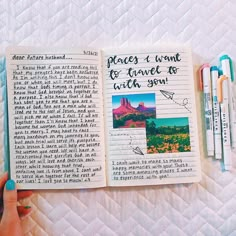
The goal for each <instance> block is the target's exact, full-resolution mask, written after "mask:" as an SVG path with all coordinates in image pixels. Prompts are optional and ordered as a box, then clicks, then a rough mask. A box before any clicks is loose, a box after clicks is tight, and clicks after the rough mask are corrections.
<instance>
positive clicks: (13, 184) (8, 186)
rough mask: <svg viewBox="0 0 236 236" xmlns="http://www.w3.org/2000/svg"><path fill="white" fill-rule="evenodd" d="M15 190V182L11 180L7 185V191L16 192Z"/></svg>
mask: <svg viewBox="0 0 236 236" xmlns="http://www.w3.org/2000/svg"><path fill="white" fill-rule="evenodd" d="M15 188H16V185H15V182H14V180H12V179H9V180H8V181H7V183H6V189H7V190H15Z"/></svg>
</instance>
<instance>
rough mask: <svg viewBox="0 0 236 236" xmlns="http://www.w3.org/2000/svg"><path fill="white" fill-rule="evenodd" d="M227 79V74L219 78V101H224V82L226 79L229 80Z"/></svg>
mask: <svg viewBox="0 0 236 236" xmlns="http://www.w3.org/2000/svg"><path fill="white" fill-rule="evenodd" d="M227 79H228V77H227V76H225V75H221V76H220V78H219V79H218V80H217V97H218V101H219V103H222V102H223V97H224V94H223V82H224V81H225V80H227Z"/></svg>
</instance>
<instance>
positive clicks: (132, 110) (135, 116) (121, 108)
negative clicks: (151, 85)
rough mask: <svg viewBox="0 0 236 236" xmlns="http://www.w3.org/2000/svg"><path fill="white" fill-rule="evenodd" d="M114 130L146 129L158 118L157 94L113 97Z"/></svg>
mask: <svg viewBox="0 0 236 236" xmlns="http://www.w3.org/2000/svg"><path fill="white" fill-rule="evenodd" d="M112 113H113V114H112V115H113V128H145V126H146V122H145V121H146V119H150V118H155V117H156V102H155V93H145V94H130V95H116V96H112Z"/></svg>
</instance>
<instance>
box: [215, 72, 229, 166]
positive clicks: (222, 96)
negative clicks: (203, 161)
mask: <svg viewBox="0 0 236 236" xmlns="http://www.w3.org/2000/svg"><path fill="white" fill-rule="evenodd" d="M217 94H218V101H219V103H220V113H221V122H222V142H223V153H224V166H225V170H231V168H232V157H231V145H230V143H231V140H230V129H229V98H228V97H229V94H228V77H226V76H225V75H222V76H221V77H220V78H219V79H218V81H217Z"/></svg>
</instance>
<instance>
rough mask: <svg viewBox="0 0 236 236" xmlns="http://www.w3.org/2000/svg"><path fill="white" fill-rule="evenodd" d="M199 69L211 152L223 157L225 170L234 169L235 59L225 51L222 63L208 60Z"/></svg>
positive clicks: (207, 139)
mask: <svg viewBox="0 0 236 236" xmlns="http://www.w3.org/2000/svg"><path fill="white" fill-rule="evenodd" d="M199 72H200V73H199V74H200V78H199V81H200V83H199V85H200V89H201V90H202V91H203V94H204V110H205V128H206V144H207V154H208V156H214V157H215V158H216V159H223V160H224V168H225V170H231V169H232V152H233V151H234V150H236V99H235V97H236V94H235V86H236V85H235V83H234V70H233V63H232V60H231V58H230V57H229V56H228V55H223V56H221V57H220V66H219V67H217V66H211V67H210V65H209V64H204V65H202V66H201V68H200V70H199Z"/></svg>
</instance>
